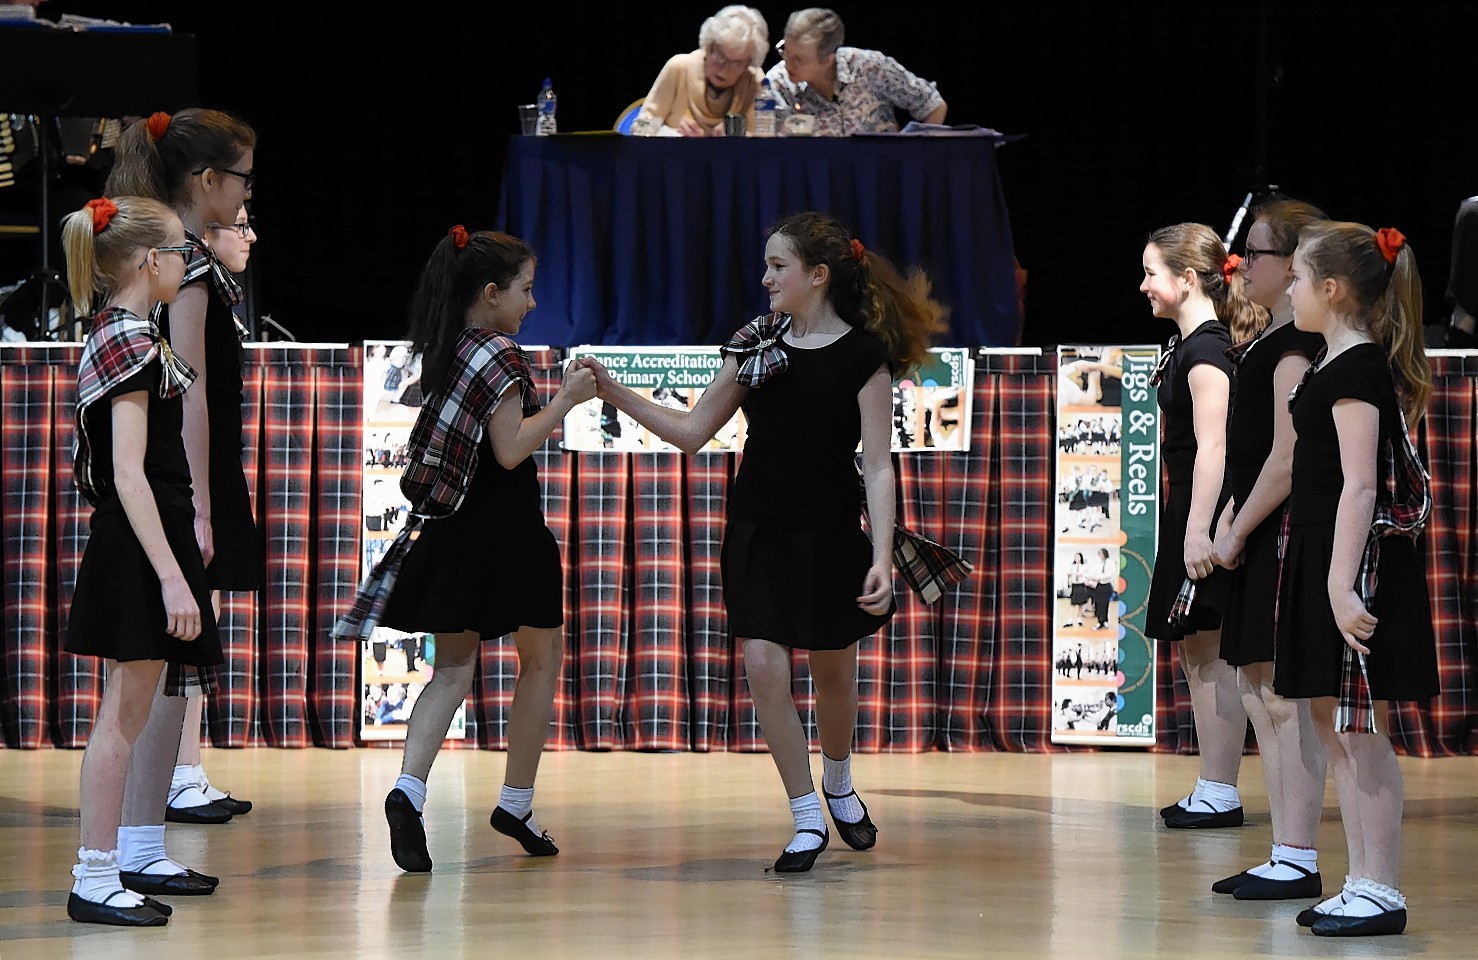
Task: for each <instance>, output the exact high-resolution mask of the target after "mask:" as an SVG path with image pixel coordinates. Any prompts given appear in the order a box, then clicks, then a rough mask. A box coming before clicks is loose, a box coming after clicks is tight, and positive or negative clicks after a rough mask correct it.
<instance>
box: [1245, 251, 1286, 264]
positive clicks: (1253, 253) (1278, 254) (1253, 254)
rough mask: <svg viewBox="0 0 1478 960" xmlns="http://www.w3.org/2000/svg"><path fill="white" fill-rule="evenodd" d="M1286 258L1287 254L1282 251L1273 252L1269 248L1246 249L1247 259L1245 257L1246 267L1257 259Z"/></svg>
mask: <svg viewBox="0 0 1478 960" xmlns="http://www.w3.org/2000/svg"><path fill="white" fill-rule="evenodd" d="M1286 256H1288V254H1286V253H1284V252H1283V251H1282V250H1273V249H1271V248H1259V247H1248V248H1247V257H1246V260H1247V265H1248V266H1251V265H1252V261H1254V260H1256V259H1257V258H1258V257H1286Z"/></svg>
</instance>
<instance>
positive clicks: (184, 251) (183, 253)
mask: <svg viewBox="0 0 1478 960" xmlns="http://www.w3.org/2000/svg"><path fill="white" fill-rule="evenodd" d="M152 249H153V251H154V252H155V253H178V254H179V255H180V262H181V263H185V264H188V263H189V262H190V255H191V254H192V253H194V252H195V248H194V247H192V246H190V245H189V244H188V243H187V244H184V245H183V246H178V247H154V248H152ZM148 263H149V258H148V257H147V256H146V257H144V259H143V260H142V261H141V262H140V263H139V269H140V270H142V269H144V267H145V266H146V265H147V264H148Z"/></svg>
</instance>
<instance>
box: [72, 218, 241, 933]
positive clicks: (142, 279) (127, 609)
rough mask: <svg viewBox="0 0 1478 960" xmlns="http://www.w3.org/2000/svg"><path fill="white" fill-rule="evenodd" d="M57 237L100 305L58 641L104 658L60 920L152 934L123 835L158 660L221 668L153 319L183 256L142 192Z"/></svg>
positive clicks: (80, 425) (83, 307) (157, 910)
mask: <svg viewBox="0 0 1478 960" xmlns="http://www.w3.org/2000/svg"><path fill="white" fill-rule="evenodd" d="M62 243H63V246H64V248H65V250H66V254H67V276H68V280H69V286H70V288H71V294H72V300H73V302H74V304H75V306H76V310H77V315H78V316H87V315H89V314H91V313H92V311H93V310H94V309H96V308H99V307H100V308H101V309H98V310H97V313H96V315H95V316H93V319H92V323H91V327H90V331H89V334H88V338H87V344H86V346H85V347H84V348H83V351H82V362H81V365H80V367H79V369H78V374H77V445H76V462H75V465H74V466H75V473H76V480H77V486H78V488H79V489H80V490H81V492H82V494H83V496H84V497H85V498H86V499H87V500H88V502H89V503H90V504H91V505H92V506H93V513H92V520H91V530H90V533H89V536H88V540H87V549H86V551H85V552H84V554H83V557H82V564H81V567H80V568H79V570H78V573H77V584H76V589H75V591H74V593H73V595H72V605H71V611H70V613H69V616H68V622H67V632H66V640H65V642H64V644H63V648H64V649H65V650H67V651H68V652H69V653H73V654H77V655H80V656H93V657H100V658H104V659H106V660H107V661H108V682H107V688H106V689H105V690H104V692H103V702H102V708H101V709H100V710H99V712H98V716H97V721H96V724H95V725H94V727H93V730H92V735H91V736H90V737H89V738H88V741H87V751H86V753H85V754H84V755H83V759H82V781H81V810H82V846H81V849H80V850H79V851H78V859H79V862H78V863H77V865H76V866H75V867H73V869H72V876H73V877H74V878H75V879H76V882H75V883H74V884H73V885H72V893H71V896H70V897H69V898H68V900H67V914H68V916H70V917H71V918H72V919H73V920H77V921H80V922H83V923H103V924H113V925H118V926H147V927H153V926H162V925H163V924H165V923H166V922H168V920H167V918H168V917H169V914H170V912H171V911H170V908H169V907H167V906H165V905H163V904H161V903H158V902H156V901H154V900H151V899H149V898H148V897H147V896H139V895H138V894H136V893H135V892H133V890H132V889H131V888H134V887H136V885H137V884H136V883H135V882H132V881H136V880H137V879H138V878H139V877H141V876H142V874H141V873H140V872H139V871H140V870H141V869H142V868H143V865H141V864H129V863H126V862H121V861H120V859H119V855H120V854H119V845H118V840H119V836H120V834H121V833H122V829H121V828H120V824H121V823H122V822H123V817H122V810H123V802H124V787H125V782H126V780H127V778H128V777H129V770H130V760H131V757H132V754H133V752H134V747H135V744H137V743H139V738H140V735H141V734H142V732H143V730H144V728H145V724H146V722H147V721H148V720H149V718H150V716H151V707H152V705H153V702H154V693H155V690H156V688H157V687H158V685H159V680H160V677H161V676H162V675H163V673H164V669H165V664H166V663H168V664H170V665H171V666H174V665H180V664H185V665H190V666H192V667H211V666H213V665H215V664H218V663H220V662H221V644H220V640H219V638H218V636H217V633H216V626H215V621H214V620H213V619H212V618H211V617H208V616H202V613H203V612H204V611H207V610H209V609H210V587H209V586H208V584H207V580H206V574H205V565H204V563H203V562H202V560H201V557H200V549H199V546H198V545H197V544H196V542H195V534H194V527H193V516H194V510H193V507H192V506H191V502H190V468H189V464H188V463H187V462H186V458H185V447H184V443H183V441H182V439H181V421H182V418H183V416H184V401H183V394H184V393H185V391H186V388H187V387H189V386H190V384H191V382H192V380H193V379H194V374H193V372H192V371H191V370H190V368H189V366H188V365H187V364H185V363H184V362H183V361H181V359H180V358H179V357H178V356H176V355H175V354H174V352H173V351H172V350H171V348H170V344H169V341H168V340H167V339H166V338H165V337H163V336H162V334H161V333H160V330H159V328H158V327H157V326H156V325H155V323H154V321H153V320H151V319H149V318H150V314H151V313H152V312H153V308H154V305H155V304H156V303H161V302H162V303H169V302H170V301H172V300H174V299H175V298H176V297H177V296H178V295H179V292H180V281H181V280H182V279H183V278H184V276H185V266H186V258H187V257H188V256H190V255H191V253H192V247H191V246H190V245H188V244H187V243H186V239H185V228H184V226H183V225H182V224H181V223H180V219H179V217H177V216H176V215H175V214H174V213H173V211H171V210H170V209H169V208H168V207H167V206H165V205H164V204H162V203H158V202H157V201H153V200H147V199H143V198H140V197H119V198H118V199H117V200H116V201H110V200H107V199H102V200H94V201H91V202H89V203H88V205H87V206H86V207H85V208H84V209H82V210H79V211H77V212H76V213H73V214H71V215H70V216H68V217H67V219H66V221H65V223H64V224H63V227H62ZM104 291H106V297H105V298H104V297H103V294H104ZM100 301H101V302H100ZM160 831H161V834H162V831H163V828H162V827H161V828H160ZM161 842H162V838H161ZM120 867H121V868H122V871H121V872H120ZM191 876H192V878H198V881H197V882H199V883H201V884H208V883H209V884H213V883H214V879H213V878H210V877H205V876H203V875H200V874H192V875H191ZM146 885H147V884H146ZM125 888H130V889H125Z"/></svg>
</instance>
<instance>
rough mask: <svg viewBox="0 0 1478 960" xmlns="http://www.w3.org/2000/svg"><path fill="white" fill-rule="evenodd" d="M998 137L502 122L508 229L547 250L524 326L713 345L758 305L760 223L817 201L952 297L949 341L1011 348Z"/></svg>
mask: <svg viewBox="0 0 1478 960" xmlns="http://www.w3.org/2000/svg"><path fill="white" fill-rule="evenodd" d="M999 142H1000V140H999V139H998V138H994V137H959V138H923V137H900V136H894V137H885V136H877V137H851V138H846V139H839V138H835V139H834V138H814V139H813V138H779V139H756V138H746V139H738V138H733V139H722V138H721V139H712V140H704V139H676V138H665V137H653V138H636V137H622V136H617V135H614V134H613V135H609V136H579V135H569V136H552V137H522V136H514V137H512V138H510V143H509V149H508V160H507V166H506V168H505V170H504V174H503V181H502V190H501V196H500V198H499V209H498V220H497V223H498V227H499V229H502V230H506V231H508V232H509V233H512V234H514V235H516V236H519V237H522V238H523V239H524V240H526V241H527V242H528V243H529V244H530V245H532V246H533V248H534V250H535V251H536V253H537V254H538V256H539V269H538V275H537V277H536V280H535V285H534V295H535V298H536V299H537V300H538V304H539V306H538V309H537V310H535V311H534V312H533V313H531V314H529V316H528V319H527V320H526V321H525V322H524V327H523V330H522V332H521V333H520V336H519V339H520V340H521V341H523V342H526V343H531V344H547V345H550V346H573V345H576V344H581V343H601V344H628V345H666V344H713V343H720V342H722V341H723V340H725V339H726V338H727V337H728V336H729V335H730V334H731V333H732V332H733V331H734V330H735V329H736V328H737V327H739V326H740V325H741V324H743V323H745V322H746V321H748V320H750V319H752V318H753V317H754V316H756V315H757V314H759V313H763V312H764V311H765V309H766V302H767V301H766V297H765V294H764V289H763V288H762V287H761V286H760V279H761V277H762V276H763V274H764V243H765V230H766V228H767V227H769V226H770V225H771V224H773V223H774V222H775V221H776V220H779V219H780V218H781V217H783V216H786V215H789V214H791V213H795V212H798V211H802V210H822V211H825V212H828V213H831V214H832V215H834V216H836V217H838V218H839V219H840V220H841V221H842V222H843V223H844V224H846V225H847V226H848V227H849V228H850V229H851V230H852V231H853V233H854V234H855V235H856V236H857V237H859V238H860V239H861V240H862V242H863V243H865V244H866V245H867V246H868V247H869V248H871V249H873V250H876V251H878V252H880V253H883V254H884V255H886V256H887V257H888V258H889V259H891V260H892V261H893V262H894V263H895V264H897V265H898V266H899V267H900V268H906V267H907V266H909V265H911V264H918V265H919V266H922V267H924V268H925V270H927V271H928V273H929V276H930V278H931V280H932V281H933V283H934V294H935V296H936V297H937V298H938V299H939V300H940V301H942V302H943V303H944V304H946V305H947V306H948V307H949V308H950V316H949V322H950V330H949V333H948V334H946V335H945V336H944V337H942V338H941V340H940V342H939V345H940V346H971V347H973V346H1011V345H1014V344H1015V343H1016V342H1017V338H1018V334H1019V331H1020V323H1021V321H1020V316H1019V311H1018V309H1017V294H1016V274H1015V264H1014V260H1013V256H1012V245H1011V224H1010V218H1009V216H1008V214H1007V211H1006V200H1005V196H1004V194H1003V193H1002V190H1001V182H1000V177H999V175H998V173H997V170H996V162H995V151H996V148H997V144H998V143H999Z"/></svg>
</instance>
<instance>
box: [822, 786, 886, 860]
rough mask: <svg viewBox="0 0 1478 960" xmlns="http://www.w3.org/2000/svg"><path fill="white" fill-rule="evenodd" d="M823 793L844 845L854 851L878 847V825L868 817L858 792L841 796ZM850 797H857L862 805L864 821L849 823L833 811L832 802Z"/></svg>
mask: <svg viewBox="0 0 1478 960" xmlns="http://www.w3.org/2000/svg"><path fill="white" fill-rule="evenodd" d="M821 793H822V796H824V797H826V809H827V812H829V813H830V814H831V822H832V823H833V824H835V825H836V828H837V836H839V837H841V838H842V842H843V843H845V844H846V845H847V846H849V847H851V848H852V849H853V850H871V849H872V848H873V847H874V846H876V845H877V842H878V828H877V825H876V824H874V823H873V822H872V817H869V816H868V815H867V804H865V803H862V798H861V797H857V791H856V790H853V791H852V792H851V793H844V794H842V795H841V796H837V795H836V794H832V793H827V792H826V791H825V790H822V791H821ZM848 797H857V802H858V803H859V804H861V805H862V819H861V820H858V821H857V822H856V823H848V822H847V821H845V820H842V819H841V818H839V817H838V816H837V815H836V811H835V810H832V809H831V801H833V800H845V799H847V798H848Z"/></svg>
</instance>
